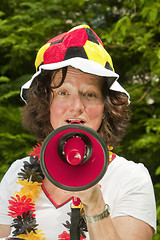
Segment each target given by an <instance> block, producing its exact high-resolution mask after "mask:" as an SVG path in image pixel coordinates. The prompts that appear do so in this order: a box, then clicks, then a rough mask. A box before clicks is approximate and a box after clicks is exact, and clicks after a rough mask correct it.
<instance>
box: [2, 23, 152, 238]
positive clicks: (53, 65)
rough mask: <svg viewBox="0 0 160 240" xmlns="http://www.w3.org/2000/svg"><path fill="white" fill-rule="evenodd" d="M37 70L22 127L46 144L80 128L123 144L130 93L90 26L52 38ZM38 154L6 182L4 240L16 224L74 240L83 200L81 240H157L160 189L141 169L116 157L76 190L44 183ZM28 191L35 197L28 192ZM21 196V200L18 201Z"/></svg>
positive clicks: (22, 234) (26, 92)
mask: <svg viewBox="0 0 160 240" xmlns="http://www.w3.org/2000/svg"><path fill="white" fill-rule="evenodd" d="M35 65H36V69H37V72H36V73H35V74H34V76H33V77H32V79H31V80H30V81H29V82H27V83H26V84H25V85H24V86H23V87H22V91H21V97H22V99H23V100H24V101H25V102H26V103H27V104H26V106H25V108H24V112H23V123H24V125H25V126H26V127H27V128H28V129H29V130H30V131H31V132H33V133H34V134H35V136H36V137H37V139H38V140H39V141H40V142H41V141H44V139H45V138H46V137H47V136H48V134H49V133H50V132H51V131H53V130H55V129H57V128H59V127H61V126H64V125H68V124H72V123H78V124H82V125H84V126H88V127H90V128H92V129H94V130H95V131H98V132H99V133H100V135H101V136H102V137H103V139H104V140H105V142H106V145H108V147H109V149H112V147H115V146H117V144H118V143H119V142H120V140H121V139H122V137H123V136H124V134H125V130H126V127H127V124H128V121H129V109H128V104H129V94H128V93H127V92H126V90H125V89H123V88H122V87H121V86H120V85H119V83H118V82H117V79H118V74H116V73H115V72H114V68H113V65H112V60H111V58H110V56H109V54H108V53H107V52H106V50H105V49H104V48H103V44H102V42H101V40H100V39H99V37H98V36H97V35H96V34H95V33H94V32H93V31H92V29H90V27H89V26H87V25H81V26H78V27H76V28H73V29H71V30H70V31H69V32H67V33H64V34H61V35H59V36H57V37H55V38H53V39H51V40H50V41H49V42H48V43H46V44H45V45H44V46H43V47H42V48H41V49H40V50H39V52H38V54H37V58H36V62H35ZM39 151H40V145H39V147H38V148H35V149H34V152H32V153H31V154H30V155H31V156H30V160H29V157H27V158H25V159H22V160H18V161H16V162H15V163H13V165H12V166H11V168H10V169H9V170H8V172H7V173H6V175H5V176H4V178H3V180H2V183H1V189H0V191H1V199H0V206H1V208H0V209H1V210H0V224H1V225H0V236H1V237H6V236H8V235H9V234H10V231H11V230H10V225H11V224H12V228H13V233H12V234H13V235H15V236H18V237H19V238H24V239H43V237H44V235H41V233H42V234H43V233H44V234H45V238H46V239H47V240H51V239H52V240H53V239H70V237H69V228H70V214H67V213H68V212H70V204H71V202H72V199H73V200H75V199H76V198H80V200H81V203H82V204H83V205H82V206H83V208H81V214H82V217H81V222H80V234H81V239H91V240H94V239H99V240H101V239H103V240H104V239H106V240H111V239H114V240H122V239H123V240H125V239H127V240H128V239H130V240H151V239H152V236H153V234H154V232H155V229H156V208H155V199H154V191H153V186H152V182H151V179H150V176H149V174H148V171H147V169H146V168H145V167H144V166H143V165H142V164H136V163H133V162H132V161H127V160H125V159H124V158H122V157H119V156H115V155H114V154H112V153H111V152H110V162H111V163H110V164H109V167H108V169H107V172H106V174H105V175H104V177H103V178H102V180H101V181H100V182H99V183H98V184H96V185H95V186H93V187H91V188H90V189H87V190H84V191H79V192H69V191H65V190H63V189H60V188H58V187H56V186H55V185H53V184H52V183H51V182H50V181H49V180H48V179H47V178H46V177H44V175H43V174H42V172H41V170H40V167H39V165H38V158H39ZM29 161H30V162H29ZM17 175H18V176H19V177H20V178H21V180H19V184H17V183H16V182H17V178H18V176H17ZM30 180H32V181H33V182H31V181H30ZM41 181H42V188H41V187H40V186H41ZM33 184H34V186H33ZM31 185H32V187H31ZM22 186H23V187H24V188H23V187H22ZM26 186H27V188H26ZM29 187H31V190H32V191H30V192H29V193H28V192H27V190H26V189H28V188H29ZM42 189H43V190H42ZM14 192H16V194H17V196H16V197H14V198H11V196H12V195H13V193H14ZM10 198H11V200H10V201H9V216H8V215H7V212H8V203H7V202H8V200H9V199H10ZM24 210H25V211H24ZM27 210H29V211H28V212H27ZM18 215H20V216H18ZM17 216H18V217H17ZM84 216H85V217H84ZM24 223H26V225H27V224H28V225H27V226H28V227H26V228H25V227H24ZM29 223H30V224H29ZM36 224H38V226H37V227H36ZM36 229H38V230H36ZM40 230H42V232H40ZM12 234H11V236H12Z"/></svg>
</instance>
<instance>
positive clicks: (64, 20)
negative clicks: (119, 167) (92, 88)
mask: <svg viewBox="0 0 160 240" xmlns="http://www.w3.org/2000/svg"><path fill="white" fill-rule="evenodd" d="M159 9H160V2H159V0H92V1H89V0H72V1H64V0H38V1H37V0H28V1H25V0H1V4H0V74H1V75H0V178H1V177H2V176H3V174H4V173H5V171H6V170H7V169H8V167H9V165H10V164H11V163H12V162H13V161H14V160H16V159H17V158H21V157H24V156H25V155H27V154H28V152H29V151H30V150H31V148H32V146H33V145H34V144H35V143H36V140H35V138H34V136H32V135H31V134H30V133H28V132H27V131H26V130H25V129H24V128H23V127H22V125H21V107H22V106H23V102H22V100H21V99H20V98H19V93H20V86H21V85H22V84H23V83H25V82H26V81H27V80H28V79H29V78H30V77H31V75H32V74H33V73H34V72H35V69H34V59H35V56H36V52H37V50H38V49H39V48H40V46H42V45H43V44H44V43H45V42H46V41H47V40H49V39H50V38H52V37H54V36H56V35H57V34H60V33H62V32H64V31H67V30H69V29H70V28H71V27H73V26H76V25H78V24H84V23H87V24H89V25H90V26H91V27H92V28H93V30H94V31H95V32H96V33H97V34H98V35H99V36H100V37H101V39H102V41H103V43H104V46H105V48H106V49H107V50H108V52H109V53H110V54H111V56H112V58H113V62H114V66H115V69H116V72H118V73H119V74H120V82H121V84H123V86H124V87H125V88H126V89H127V90H128V91H129V92H130V95H131V110H132V120H131V123H130V127H129V129H128V133H127V135H126V137H125V139H124V140H123V142H122V144H121V146H120V147H119V148H117V149H116V150H115V151H116V152H117V153H118V154H120V155H122V156H124V157H126V158H128V159H131V160H134V161H136V162H143V163H144V164H145V166H146V167H147V168H148V170H149V172H150V174H151V177H152V180H153V183H154V189H155V193H156V200H157V216H158V232H157V234H156V235H155V236H154V240H157V239H160V180H159V175H160V163H159V159H160V147H159V145H160V80H159V76H160V42H159V39H160V11H159Z"/></svg>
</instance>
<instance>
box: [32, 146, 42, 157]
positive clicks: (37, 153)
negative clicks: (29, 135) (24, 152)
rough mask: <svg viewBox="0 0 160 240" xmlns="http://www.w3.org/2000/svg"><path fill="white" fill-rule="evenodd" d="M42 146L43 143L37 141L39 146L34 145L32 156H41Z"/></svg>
mask: <svg viewBox="0 0 160 240" xmlns="http://www.w3.org/2000/svg"><path fill="white" fill-rule="evenodd" d="M41 147H42V144H39V143H37V146H35V147H33V151H31V152H30V153H29V155H30V156H31V155H32V156H35V157H38V158H39V157H40V152H41Z"/></svg>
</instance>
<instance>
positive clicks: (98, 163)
mask: <svg viewBox="0 0 160 240" xmlns="http://www.w3.org/2000/svg"><path fill="white" fill-rule="evenodd" d="M108 164H109V153H108V149H107V146H106V143H105V142H104V140H103V138H102V137H101V136H100V134H99V133H98V132H96V131H94V130H93V129H91V128H89V127H87V126H83V125H80V124H71V125H66V126H62V127H60V128H57V129H55V130H54V131H52V132H51V133H50V134H49V135H48V136H47V138H46V139H45V140H44V142H43V144H42V148H41V153H40V165H41V168H42V171H43V173H44V175H45V176H46V177H47V179H48V180H49V181H50V182H51V183H53V184H54V185H56V186H57V187H59V188H61V189H64V190H67V191H82V190H85V189H88V188H90V187H92V186H94V185H95V184H97V183H98V182H99V181H100V179H101V178H102V177H103V176H104V174H105V172H106V170H107V167H108Z"/></svg>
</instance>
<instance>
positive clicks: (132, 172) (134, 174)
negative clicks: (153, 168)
mask: <svg viewBox="0 0 160 240" xmlns="http://www.w3.org/2000/svg"><path fill="white" fill-rule="evenodd" d="M118 193H119V194H118V197H117V198H116V199H115V202H114V210H113V214H112V216H113V217H117V216H126V215H127V216H132V217H135V218H137V219H140V220H142V221H144V222H146V223H148V224H149V225H150V226H151V227H153V228H154V229H155V231H156V203H155V196H154V189H153V184H152V181H151V177H150V175H149V172H148V170H147V169H146V168H145V167H144V165H143V164H135V165H132V168H130V169H127V171H126V172H125V173H124V176H123V177H122V179H121V181H120V185H119V191H118Z"/></svg>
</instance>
